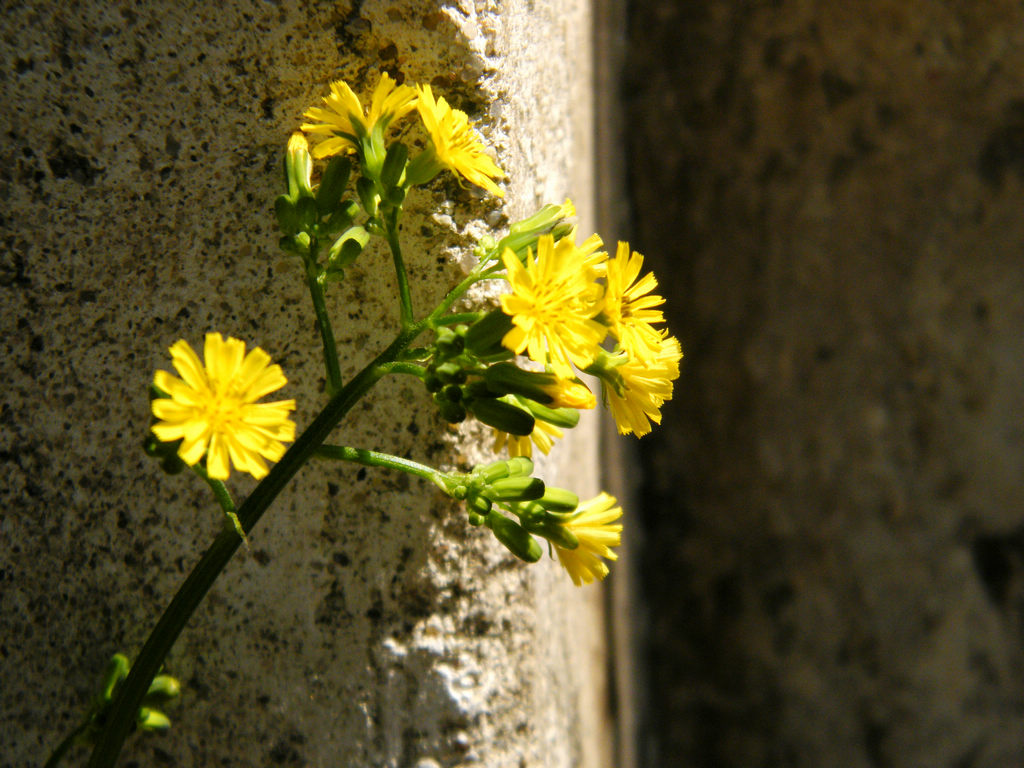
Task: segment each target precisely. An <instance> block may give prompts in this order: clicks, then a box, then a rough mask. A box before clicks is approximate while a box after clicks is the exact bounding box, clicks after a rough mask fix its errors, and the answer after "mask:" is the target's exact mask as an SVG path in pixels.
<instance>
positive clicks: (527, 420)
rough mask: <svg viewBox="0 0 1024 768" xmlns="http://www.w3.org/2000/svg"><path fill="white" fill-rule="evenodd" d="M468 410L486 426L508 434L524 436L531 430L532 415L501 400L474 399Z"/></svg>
mask: <svg viewBox="0 0 1024 768" xmlns="http://www.w3.org/2000/svg"><path fill="white" fill-rule="evenodd" d="M469 411H470V413H472V414H473V415H474V416H476V417H477V419H479V420H480V421H482V422H483V423H484V424H486V425H487V426H489V427H494V428H495V429H499V430H501V431H502V432H508V433H509V434H510V435H519V436H524V435H528V434H530V433H531V432H533V427H534V419H533V416H531V415H530V414H529V413H527V412H526V411H524V410H523V409H522V408H519V407H517V406H515V405H510V404H509V403H506V402H503V401H501V400H494V399H491V398H485V399H482V400H474V401H473V402H472V403H470V404H469Z"/></svg>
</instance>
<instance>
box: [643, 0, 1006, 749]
mask: <svg viewBox="0 0 1024 768" xmlns="http://www.w3.org/2000/svg"><path fill="white" fill-rule="evenodd" d="M631 25H632V30H631V41H632V45H631V47H630V66H629V67H628V72H629V73H630V81H629V88H627V93H628V94H629V102H628V109H627V112H628V114H629V115H630V126H631V131H630V134H629V136H630V139H631V162H630V170H631V173H632V178H633V179H634V182H635V183H634V186H633V191H634V195H633V199H634V203H635V206H636V213H637V227H638V235H639V236H638V238H637V239H638V241H639V242H642V243H643V244H644V247H645V248H646V252H647V253H648V254H649V255H650V256H652V257H654V258H655V259H656V264H655V266H656V267H659V266H660V267H661V269H662V270H663V280H662V282H663V287H664V288H665V291H666V293H667V294H669V295H670V297H671V299H672V300H674V301H673V303H672V306H671V310H670V311H672V312H673V315H672V318H671V322H672V323H673V324H674V328H675V331H676V332H677V333H679V334H680V336H681V337H682V339H683V347H684V349H685V350H686V354H687V360H686V362H687V365H686V368H685V369H684V371H683V376H682V378H681V381H680V386H679V388H678V390H677V397H676V400H675V403H674V405H673V406H672V407H670V408H669V409H667V413H666V420H667V423H666V427H667V428H665V429H662V430H661V431H660V432H659V433H657V434H656V435H654V436H652V438H651V439H650V440H649V441H647V442H646V443H645V444H644V448H646V449H647V450H646V452H645V456H646V461H645V464H646V465H647V466H649V467H650V468H651V474H650V478H649V483H648V485H647V496H646V500H647V503H646V511H645V517H646V522H647V524H648V539H647V540H648V546H647V547H646V549H645V552H644V556H643V563H644V566H645V568H646V569H647V572H646V596H645V604H646V605H647V606H648V610H649V615H650V616H651V623H650V632H649V643H648V645H647V649H648V652H649V658H650V660H651V663H652V679H654V680H656V682H657V685H656V686H654V687H653V688H652V697H651V708H650V715H651V717H650V723H651V724H652V725H653V728H654V730H653V733H652V735H651V737H650V738H649V739H647V740H646V743H647V745H648V746H649V747H650V748H649V750H648V763H647V764H649V765H669V764H672V765H675V764H679V765H689V766H715V767H716V768H722V767H723V766H744V767H745V768H746V767H749V766H767V765H770V766H815V767H817V766H840V765H841V766H845V767H847V768H853V767H858V768H859V767H861V766H864V767H865V768H866V767H867V766H973V767H975V768H980V767H981V766H990V767H992V768H996V767H997V766H1009V765H1019V764H1021V756H1022V755H1024V719H1022V714H1024V693H1022V692H1024V652H1022V648H1024V613H1022V607H1024V593H1022V591H1021V584H1022V581H1021V577H1022V574H1024V570H1022V568H1024V546H1022V542H1024V536H1022V531H1024V508H1022V505H1021V497H1022V492H1024V480H1022V478H1024V472H1022V469H1024V432H1022V428H1021V427H1022V418H1024V386H1022V382H1024V344H1022V334H1021V329H1022V327H1024V217H1022V215H1021V211H1022V210H1024V206H1022V203H1024V196H1022V190H1024V159H1022V158H1024V152H1022V150H1024V118H1022V107H1021V105H1022V103H1024V102H1022V99H1024V34H1022V30H1024V13H1022V11H1021V8H1020V6H1019V4H1017V3H1009V2H987V3H976V2H970V1H967V0H965V1H962V2H961V1H958V0H950V1H948V2H938V3H935V2H920V3H919V2H905V1H902V0H901V1H900V2H890V1H889V0H871V1H870V2H861V3H828V2H817V3H816V2H788V1H784V2H754V3H750V2H732V1H729V0H726V1H723V2H717V1H702V2H693V3H679V2H674V1H673V0H644V1H643V2H640V3H638V4H637V5H636V6H634V15H633V18H632V19H631Z"/></svg>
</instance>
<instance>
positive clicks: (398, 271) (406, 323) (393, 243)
mask: <svg viewBox="0 0 1024 768" xmlns="http://www.w3.org/2000/svg"><path fill="white" fill-rule="evenodd" d="M398 211H399V209H398V208H392V209H391V210H390V211H389V212H388V213H387V214H386V215H385V217H384V230H385V234H386V236H387V241H388V247H389V248H390V249H391V256H392V258H393V259H394V261H395V277H396V278H397V279H398V298H399V301H401V303H402V309H401V313H402V314H401V317H402V328H403V329H404V328H410V327H411V326H412V325H413V319H412V294H411V293H410V291H409V276H408V274H406V271H405V261H403V259H402V246H401V244H400V243H399V242H398Z"/></svg>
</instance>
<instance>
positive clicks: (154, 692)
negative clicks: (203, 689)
mask: <svg viewBox="0 0 1024 768" xmlns="http://www.w3.org/2000/svg"><path fill="white" fill-rule="evenodd" d="M180 695H181V683H179V682H178V680H177V678H174V677H171V676H170V675H157V676H156V677H154V678H153V682H152V683H150V684H149V690H148V691H146V695H145V696H144V697H143V699H142V701H143V703H144V704H146V705H153V704H165V703H167V702H168V701H172V700H174V699H176V698H178V696H180Z"/></svg>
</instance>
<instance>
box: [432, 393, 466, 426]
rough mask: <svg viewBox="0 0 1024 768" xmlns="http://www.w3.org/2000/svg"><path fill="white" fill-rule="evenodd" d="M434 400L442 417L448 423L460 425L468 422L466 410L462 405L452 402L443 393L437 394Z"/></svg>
mask: <svg viewBox="0 0 1024 768" xmlns="http://www.w3.org/2000/svg"><path fill="white" fill-rule="evenodd" d="M433 399H434V403H435V404H436V405H437V409H438V410H439V411H440V412H441V417H442V418H443V419H444V420H445V421H447V422H448V423H450V424H459V423H461V422H463V421H465V420H466V408H465V406H463V405H462V404H460V403H453V402H451V401H450V400H448V399H447V398H446V397H445V396H444V393H443V392H435V393H434V397H433Z"/></svg>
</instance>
